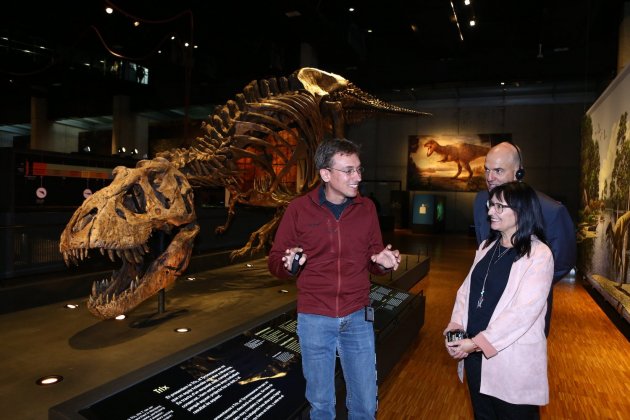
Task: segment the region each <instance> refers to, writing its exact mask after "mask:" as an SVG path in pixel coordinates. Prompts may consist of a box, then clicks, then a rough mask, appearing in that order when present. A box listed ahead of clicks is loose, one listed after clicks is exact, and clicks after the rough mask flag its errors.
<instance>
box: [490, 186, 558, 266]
mask: <svg viewBox="0 0 630 420" xmlns="http://www.w3.org/2000/svg"><path fill="white" fill-rule="evenodd" d="M493 197H497V198H499V199H503V200H504V201H505V202H506V203H507V205H508V206H510V208H511V209H512V210H513V211H514V213H516V232H515V233H514V234H513V235H512V237H511V238H510V242H511V243H512V245H513V246H514V249H515V250H516V255H517V257H516V259H519V258H521V257H522V256H524V255H527V256H529V252H530V251H531V248H532V240H531V237H532V235H534V236H536V237H537V238H538V239H539V240H540V241H542V242H543V243H547V241H546V238H545V232H544V226H545V224H544V221H543V216H542V210H541V208H540V201H538V195H537V194H536V191H534V189H533V188H532V187H530V186H529V185H527V184H526V183H524V182H520V181H514V182H507V183H505V184H502V185H499V186H496V187H494V188H493V189H492V190H491V191H490V196H489V200H491V199H492V198H493ZM500 236H501V233H500V232H498V231H495V230H492V229H491V230H490V236H488V240H487V241H486V243H485V245H484V248H486V247H488V246H489V244H491V243H492V242H494V240H495V239H497V238H500Z"/></svg>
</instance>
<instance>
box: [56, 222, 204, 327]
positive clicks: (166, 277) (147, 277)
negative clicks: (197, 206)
mask: <svg viewBox="0 0 630 420" xmlns="http://www.w3.org/2000/svg"><path fill="white" fill-rule="evenodd" d="M198 232H199V226H198V225H197V224H196V223H190V224H188V225H186V226H184V227H183V228H181V229H180V230H179V231H178V232H177V233H176V235H175V237H174V238H173V240H172V241H171V243H170V244H169V245H168V247H167V248H166V250H164V252H163V253H162V254H160V255H159V256H158V257H157V258H156V259H155V260H154V261H153V262H152V263H151V264H149V265H148V266H147V267H144V255H145V254H147V253H149V251H150V250H149V247H148V245H147V244H142V245H139V246H136V247H135V248H131V249H112V248H108V249H105V248H98V249H99V251H100V252H101V254H103V255H105V254H107V255H108V256H109V258H110V259H111V260H112V261H116V259H115V257H116V256H117V257H118V258H120V259H121V260H122V267H121V268H120V270H118V271H114V272H113V273H112V275H111V277H109V278H106V279H103V280H97V281H95V282H94V283H93V284H92V293H91V294H90V297H89V299H88V302H87V307H88V310H89V311H90V312H91V313H92V314H94V315H95V316H97V317H99V318H102V319H108V318H114V317H116V316H118V315H121V314H124V313H127V312H129V311H131V310H132V309H134V308H135V307H137V306H138V305H140V304H141V303H142V302H143V301H145V300H146V299H148V298H149V297H151V296H152V295H154V294H156V293H157V292H158V291H159V290H160V289H164V288H167V287H168V286H170V285H172V284H173V283H174V282H175V280H176V279H177V277H178V276H179V275H181V273H182V271H183V270H184V269H185V268H186V267H187V266H188V262H189V260H190V255H191V253H192V245H193V242H194V238H195V237H196V236H197V233H198ZM63 255H64V260H66V263H70V262H72V263H74V264H76V265H78V263H79V261H80V260H84V259H85V258H87V257H88V256H89V249H86V248H74V249H67V250H64V251H63Z"/></svg>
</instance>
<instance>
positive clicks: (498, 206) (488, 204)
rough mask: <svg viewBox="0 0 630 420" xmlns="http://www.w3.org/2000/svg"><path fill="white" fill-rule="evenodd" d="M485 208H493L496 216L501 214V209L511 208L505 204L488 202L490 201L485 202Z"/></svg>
mask: <svg viewBox="0 0 630 420" xmlns="http://www.w3.org/2000/svg"><path fill="white" fill-rule="evenodd" d="M486 207H487V208H488V210H490V208H491V207H494V211H496V212H497V214H501V213H503V209H504V208H506V207H507V208H508V209H511V208H512V206H508V205H507V204H501V203H495V202H493V201H490V200H488V201H486Z"/></svg>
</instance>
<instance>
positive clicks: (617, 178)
mask: <svg viewBox="0 0 630 420" xmlns="http://www.w3.org/2000/svg"><path fill="white" fill-rule="evenodd" d="M628 91H630V71H629V69H628V67H626V68H625V70H624V71H623V72H622V73H620V74H619V75H618V76H617V78H616V79H615V80H614V81H613V82H612V83H611V84H610V86H609V87H608V88H607V89H606V91H605V92H604V93H603V94H602V96H601V97H600V98H599V99H598V100H597V101H596V102H595V104H594V105H593V106H592V107H591V108H590V109H589V110H588V111H587V113H586V115H585V117H584V121H583V123H582V150H581V168H582V174H581V179H580V194H581V206H580V212H579V231H578V244H579V245H578V248H579V257H578V262H579V264H580V268H581V270H582V271H583V272H584V273H585V274H586V277H587V279H588V280H589V282H590V283H591V284H592V285H593V286H594V287H595V289H597V290H598V291H599V292H600V293H601V294H602V295H603V296H604V297H605V298H606V300H608V301H609V302H610V303H611V304H612V305H613V307H615V308H616V309H617V310H618V311H619V312H620V313H621V315H622V316H623V317H624V318H626V320H627V321H629V322H630V315H629V310H630V284H629V281H630V254H629V251H630V139H628V129H629V127H628V124H629V120H628V113H629V112H630V98H629V97H628Z"/></svg>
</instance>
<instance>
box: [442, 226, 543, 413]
mask: <svg viewBox="0 0 630 420" xmlns="http://www.w3.org/2000/svg"><path fill="white" fill-rule="evenodd" d="M482 246H483V244H482V245H481V246H480V247H479V249H478V250H477V252H476V255H475V260H474V262H473V266H472V267H471V269H470V272H469V273H468V275H467V276H466V279H465V280H464V283H463V284H462V285H461V287H460V288H459V290H458V291H457V297H456V299H455V306H454V308H453V314H452V315H451V321H450V322H449V324H448V327H447V328H446V330H445V332H446V331H448V330H451V329H457V328H462V329H466V325H467V323H468V298H469V293H470V275H471V273H472V271H473V269H474V267H475V265H477V263H478V262H479V261H480V260H481V259H482V258H483V256H484V255H485V254H486V253H487V252H488V250H491V249H492V245H491V246H489V247H487V248H485V249H481V248H482ZM552 278H553V256H552V254H551V251H550V250H549V248H548V247H547V246H546V245H545V244H543V243H542V242H540V241H539V240H538V239H536V238H535V237H532V249H531V252H530V256H529V257H527V256H524V257H521V258H520V259H519V260H518V261H516V262H515V263H514V264H513V265H512V269H511V271H510V277H509V278H508V282H507V285H506V287H505V290H504V292H503V295H501V298H500V299H499V302H498V303H497V306H496V308H495V310H494V312H493V314H492V317H491V318H490V323H489V324H488V327H487V328H486V329H485V330H484V331H481V332H480V333H479V334H477V335H476V336H475V337H473V338H472V340H473V341H474V343H475V344H476V345H477V346H478V347H480V349H481V351H483V354H484V356H485V357H483V359H482V362H481V389H480V391H481V393H482V394H486V395H491V396H493V397H496V398H499V399H501V400H503V401H507V402H509V403H512V404H531V405H546V404H548V403H549V384H548V381H547V339H546V337H545V331H544V330H545V312H546V310H547V295H548V294H549V289H550V287H551V280H552ZM457 370H458V374H459V379H460V380H461V381H463V378H464V361H463V359H462V360H460V362H459V364H458V369H457Z"/></svg>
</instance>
